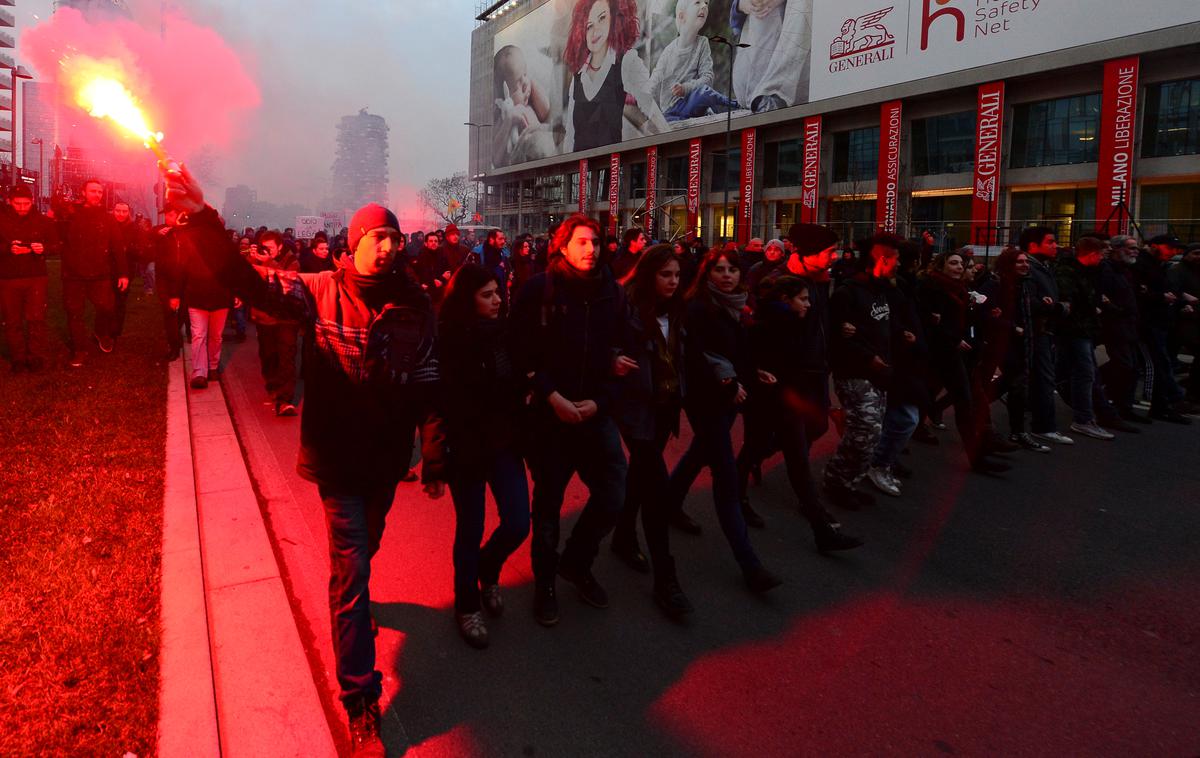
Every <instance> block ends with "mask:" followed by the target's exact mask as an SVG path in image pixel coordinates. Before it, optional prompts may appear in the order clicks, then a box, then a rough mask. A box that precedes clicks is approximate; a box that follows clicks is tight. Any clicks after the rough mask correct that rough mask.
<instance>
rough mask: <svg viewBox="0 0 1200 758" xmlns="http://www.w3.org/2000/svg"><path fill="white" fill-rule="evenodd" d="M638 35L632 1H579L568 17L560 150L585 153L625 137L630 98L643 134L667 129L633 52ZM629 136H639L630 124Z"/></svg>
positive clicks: (633, 2) (634, 3)
mask: <svg viewBox="0 0 1200 758" xmlns="http://www.w3.org/2000/svg"><path fill="white" fill-rule="evenodd" d="M639 33H640V23H639V19H638V9H637V3H636V2H635V0H578V1H577V2H576V3H575V8H574V11H573V12H572V14H571V26H570V31H569V32H568V36H567V45H566V49H565V50H564V51H563V62H564V63H565V64H566V66H567V70H568V71H571V72H573V73H572V77H571V82H570V84H569V86H568V90H567V93H568V94H567V109H566V113H565V114H564V117H563V125H564V126H565V127H566V137H565V139H564V140H563V152H568V153H569V152H573V151H575V150H587V149H589V148H594V147H602V146H604V145H611V144H615V143H617V142H620V141H621V140H622V139H624V138H625V137H624V136H623V133H624V131H625V106H626V102H627V99H629V98H632V100H633V102H634V103H636V105H637V108H638V109H640V110H641V112H642V114H644V115H645V117H646V124H645V126H644V127H643V129H644V131H645V133H648V134H656V133H659V132H665V131H667V130H668V129H669V128H670V127H669V126H668V125H667V120H666V118H664V117H663V113H662V109H661V108H659V105H658V102H657V101H656V100H655V98H654V96H653V94H652V93H651V91H650V73H649V71H647V70H646V64H645V63H643V62H642V59H641V58H640V57H639V56H638V54H637V52H636V51H635V50H634V49H633V47H634V45H635V44H636V43H637V40H638V35H639ZM630 131H631V134H630V135H629V136H630V137H635V136H641V135H640V134H638V133H636V132H637V131H638V130H637V128H636V127H633V126H632V125H630Z"/></svg>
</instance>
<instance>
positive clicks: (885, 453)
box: [871, 403, 921, 468]
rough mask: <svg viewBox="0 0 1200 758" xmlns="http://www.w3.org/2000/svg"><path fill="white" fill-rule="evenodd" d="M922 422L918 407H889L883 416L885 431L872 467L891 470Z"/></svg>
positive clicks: (900, 405)
mask: <svg viewBox="0 0 1200 758" xmlns="http://www.w3.org/2000/svg"><path fill="white" fill-rule="evenodd" d="M920 422H921V410H920V408H918V407H917V406H915V405H905V404H902V403H897V404H895V405H889V406H888V409H887V412H886V413H884V414H883V431H882V432H881V433H880V435H879V442H877V443H876V444H875V453H874V454H873V455H872V456H871V465H872V466H873V467H875V468H891V467H892V464H894V463H895V462H896V460H897V459H898V458H899V457H900V452H901V451H902V450H904V446H905V445H907V444H908V440H909V438H910V437H912V434H913V432H915V431H916V430H917V424H919V423H920Z"/></svg>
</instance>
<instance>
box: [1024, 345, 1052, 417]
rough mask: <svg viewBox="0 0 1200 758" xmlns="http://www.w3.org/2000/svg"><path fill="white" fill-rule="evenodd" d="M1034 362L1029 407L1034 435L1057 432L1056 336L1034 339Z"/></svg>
mask: <svg viewBox="0 0 1200 758" xmlns="http://www.w3.org/2000/svg"><path fill="white" fill-rule="evenodd" d="M1032 358H1033V360H1032V361H1030V373H1029V407H1030V410H1031V411H1033V427H1032V430H1033V433H1034V434H1047V433H1049V432H1053V431H1056V430H1057V428H1058V422H1057V421H1055V418H1054V335H1053V334H1037V335H1034V337H1033V356H1032Z"/></svg>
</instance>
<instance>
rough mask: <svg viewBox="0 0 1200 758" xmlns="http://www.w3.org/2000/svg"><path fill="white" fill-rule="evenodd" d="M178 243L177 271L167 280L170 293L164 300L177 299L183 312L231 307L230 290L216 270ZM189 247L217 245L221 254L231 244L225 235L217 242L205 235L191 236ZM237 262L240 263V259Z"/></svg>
mask: <svg viewBox="0 0 1200 758" xmlns="http://www.w3.org/2000/svg"><path fill="white" fill-rule="evenodd" d="M179 230H180V227H176V228H175V231H173V232H172V234H179V233H180V232H179ZM179 242H180V244H181V247H180V248H179V249H178V253H179V258H178V264H179V268H178V269H177V271H176V275H175V276H174V277H171V278H169V279H168V282H167V284H168V286H169V288H170V289H168V290H167V296H168V297H172V298H176V297H177V298H179V299H180V301H181V303H182V305H181V307H184V308H195V309H197V310H202V311H217V310H221V309H223V308H229V307H231V306H232V305H233V293H232V292H231V291H230V289H229V286H228V285H227V284H226V283H225V282H223V281H222V280H221V278H220V276H219V271H218V269H215V268H214V267H213V264H212V263H210V262H209V260H208V258H207V257H206V256H204V255H193V254H192V253H191V248H190V247H183V246H182V239H180V240H179ZM190 243H191V244H192V245H199V244H207V245H217V246H219V249H221V250H223V249H224V248H225V247H228V246H230V245H231V244H232V243H231V242H230V241H229V238H228V236H227V235H226V236H223V238H222V239H219V240H218V239H216V238H215V237H208V236H207V235H206V236H204V237H196V236H194V235H193V236H192V238H191V240H190ZM238 258H239V260H241V256H238ZM218 260H219V259H218ZM160 286H161V285H160Z"/></svg>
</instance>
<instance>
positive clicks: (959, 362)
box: [933, 352, 988, 461]
mask: <svg viewBox="0 0 1200 758" xmlns="http://www.w3.org/2000/svg"><path fill="white" fill-rule="evenodd" d="M933 361H934V370H935V371H936V372H937V376H938V379H940V380H941V384H942V386H943V387H944V388H945V389H946V397H945V398H943V399H941V400H939V401H938V403H936V406H937V407H946V406H952V407H953V408H954V425H955V427H956V428H957V429H958V436H959V438H961V439H962V444H963V447H965V448H966V450H967V458H968V459H970V460H972V461H974V460H975V458H976V457H977V456H978V454H979V450H980V441H981V439H980V438H981V435H982V433H983V431H984V430H985V428H986V416H987V415H988V405H987V397H986V396H985V395H980V394H978V392H977V389H978V388H977V387H975V386H974V385H975V382H974V381H973V379H972V376H971V372H970V371H968V370H967V365H966V362H965V361H964V360H963V356H962V355H961V354H960V353H958V352H954V353H949V354H946V355H939V356H933Z"/></svg>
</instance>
